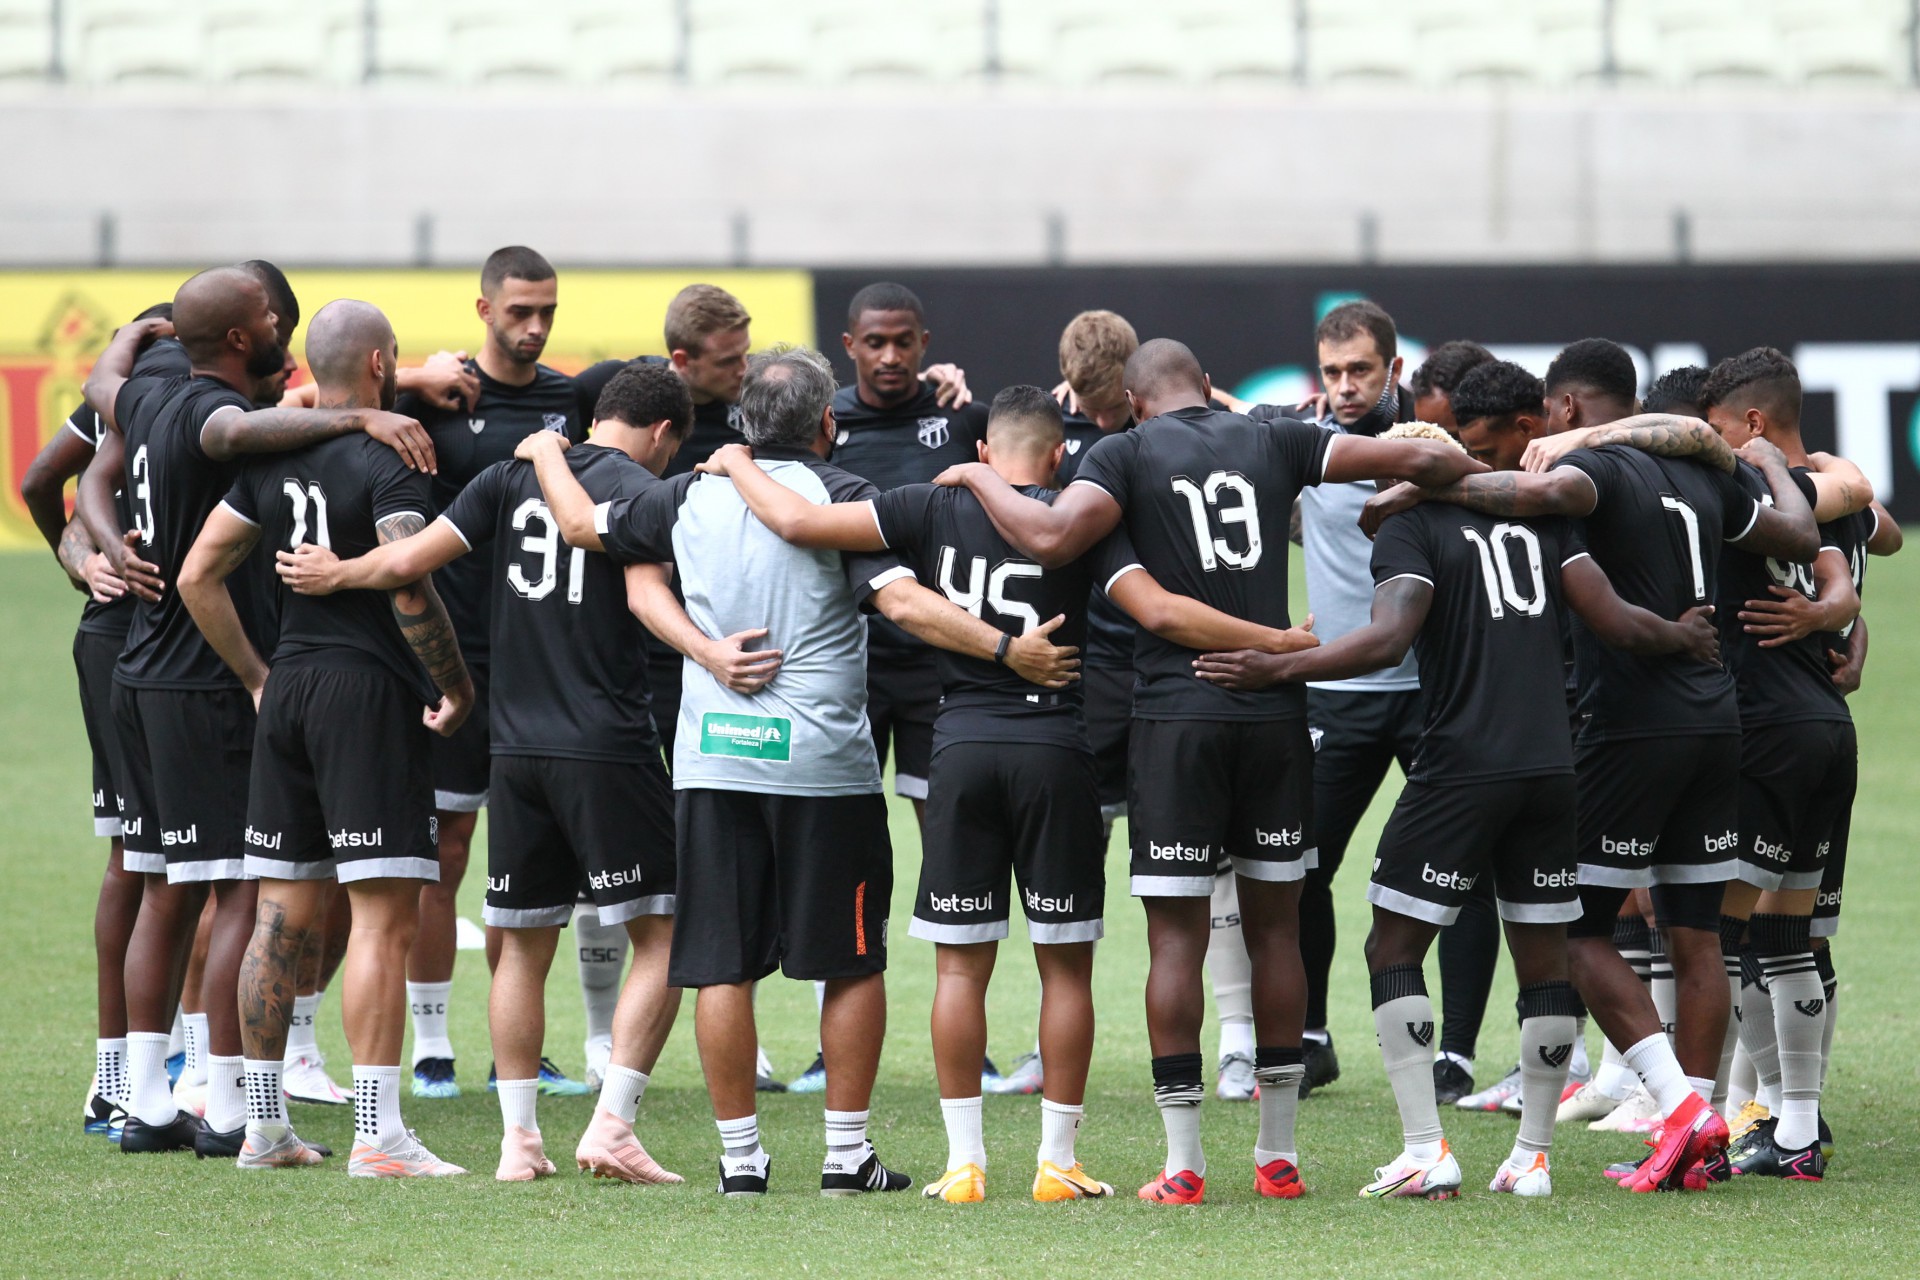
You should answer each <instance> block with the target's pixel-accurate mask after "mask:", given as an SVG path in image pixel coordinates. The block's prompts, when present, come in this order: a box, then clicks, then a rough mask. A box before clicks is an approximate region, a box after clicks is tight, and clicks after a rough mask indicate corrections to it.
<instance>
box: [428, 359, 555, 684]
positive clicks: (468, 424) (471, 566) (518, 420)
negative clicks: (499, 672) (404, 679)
mask: <svg viewBox="0 0 1920 1280" xmlns="http://www.w3.org/2000/svg"><path fill="white" fill-rule="evenodd" d="M467 370H468V372H470V373H472V374H474V375H475V376H477V377H478V378H479V379H480V399H479V401H478V402H477V403H475V405H474V406H473V410H472V411H471V412H468V411H467V410H465V409H439V408H435V407H434V406H433V405H430V404H428V403H427V402H426V401H425V400H423V399H421V398H420V397H418V396H414V395H405V396H402V397H401V398H400V403H398V404H396V405H394V411H395V412H396V413H404V414H406V415H407V416H408V417H410V418H417V419H419V421H420V425H421V426H423V427H425V428H426V429H427V431H428V432H429V434H431V435H432V436H433V452H434V457H435V459H436V461H437V462H438V464H439V474H437V475H436V476H434V477H433V510H434V513H435V514H438V513H439V512H442V511H445V510H446V509H447V508H448V507H449V506H451V505H452V504H453V500H454V499H455V498H457V497H459V496H460V491H461V490H462V489H464V488H466V487H467V485H468V484H470V483H472V481H473V478H474V477H475V476H477V475H479V474H480V473H481V472H482V471H485V470H486V469H487V468H488V467H490V466H492V465H493V464H494V463H496V462H505V461H506V460H507V459H509V458H511V457H513V450H514V446H515V445H517V444H519V443H520V442H521V441H522V440H524V439H526V438H527V437H528V436H530V435H532V434H533V433H534V432H536V431H557V432H559V433H560V434H561V435H563V436H565V437H567V439H569V440H571V441H573V442H574V443H575V444H578V443H580V441H582V440H584V439H586V438H587V434H586V427H585V425H584V423H583V422H582V421H581V418H580V413H579V409H578V404H577V400H576V397H575V394H574V388H573V379H572V378H569V377H568V376H567V375H566V374H564V373H559V372H557V371H555V370H553V369H549V368H547V366H545V365H538V366H536V367H535V369H534V375H533V381H532V382H529V383H527V384H526V385H525V386H523V387H514V386H509V385H507V384H506V383H504V382H496V381H494V380H493V379H492V378H490V377H488V376H487V375H486V373H484V372H483V371H482V370H481V368H480V365H479V364H478V362H476V361H473V360H469V361H467ZM433 581H434V585H435V586H436V587H438V588H439V591H440V598H441V600H442V601H444V602H445V604H446V606H447V616H448V617H449V618H450V619H452V621H453V630H454V634H456V635H457V636H459V638H460V649H461V651H462V652H463V653H465V654H466V656H467V658H468V660H469V661H472V662H479V663H485V662H486V661H487V619H488V618H489V617H490V616H491V615H492V607H493V604H492V602H493V596H492V590H493V588H492V583H493V578H492V575H491V574H490V573H489V572H488V565H487V564H486V562H485V560H484V559H482V558H479V557H470V558H466V559H461V560H455V561H454V562H453V563H452V564H449V565H447V566H446V567H445V568H444V569H442V570H441V571H440V572H439V573H437V574H435V575H434V579H433Z"/></svg>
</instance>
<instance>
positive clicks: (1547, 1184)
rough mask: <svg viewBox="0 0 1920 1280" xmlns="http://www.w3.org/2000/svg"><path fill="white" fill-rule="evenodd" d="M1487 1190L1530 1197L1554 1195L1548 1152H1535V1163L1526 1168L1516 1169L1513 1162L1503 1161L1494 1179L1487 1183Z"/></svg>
mask: <svg viewBox="0 0 1920 1280" xmlns="http://www.w3.org/2000/svg"><path fill="white" fill-rule="evenodd" d="M1487 1190H1489V1191H1501V1192H1507V1193H1509V1194H1512V1195H1516V1196H1528V1197H1538V1196H1550V1195H1552V1194H1553V1174H1552V1172H1551V1171H1550V1170H1548V1168H1547V1153H1546V1152H1544V1151H1537V1152H1535V1153H1534V1156H1533V1163H1531V1164H1529V1165H1527V1166H1526V1167H1525V1168H1524V1169H1516V1168H1514V1167H1513V1165H1512V1163H1511V1162H1507V1161H1503V1162H1502V1163H1501V1165H1500V1169H1499V1171H1498V1172H1497V1173H1495V1174H1494V1175H1493V1181H1492V1182H1489V1183H1488V1184H1487Z"/></svg>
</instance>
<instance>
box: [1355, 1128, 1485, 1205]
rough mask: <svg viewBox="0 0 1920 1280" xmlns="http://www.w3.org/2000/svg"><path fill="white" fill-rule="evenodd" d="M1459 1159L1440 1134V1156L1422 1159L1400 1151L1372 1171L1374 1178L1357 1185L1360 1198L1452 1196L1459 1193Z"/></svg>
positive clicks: (1451, 1197) (1430, 1198) (1390, 1198)
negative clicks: (1359, 1186) (1384, 1164)
mask: <svg viewBox="0 0 1920 1280" xmlns="http://www.w3.org/2000/svg"><path fill="white" fill-rule="evenodd" d="M1460 1182H1461V1178H1460V1162H1459V1161H1458V1160H1455V1159H1454V1158H1453V1148H1451V1147H1449V1146H1448V1145H1447V1143H1446V1140H1445V1139H1444V1138H1443V1139H1441V1141H1440V1158H1439V1159H1438V1160H1432V1161H1428V1162H1427V1163H1424V1164H1423V1163H1421V1162H1420V1161H1418V1160H1414V1159H1412V1158H1411V1157H1409V1156H1408V1155H1407V1154H1406V1152H1404V1151H1403V1152H1401V1153H1400V1154H1399V1155H1398V1156H1396V1157H1394V1161H1393V1163H1392V1164H1389V1165H1387V1166H1385V1167H1384V1168H1380V1169H1375V1170H1374V1171H1373V1181H1372V1182H1369V1183H1368V1184H1367V1185H1366V1186H1364V1187H1362V1188H1360V1198H1361V1199H1362V1200H1397V1199H1419V1200H1451V1199H1453V1198H1454V1197H1455V1196H1457V1195H1459V1194H1460Z"/></svg>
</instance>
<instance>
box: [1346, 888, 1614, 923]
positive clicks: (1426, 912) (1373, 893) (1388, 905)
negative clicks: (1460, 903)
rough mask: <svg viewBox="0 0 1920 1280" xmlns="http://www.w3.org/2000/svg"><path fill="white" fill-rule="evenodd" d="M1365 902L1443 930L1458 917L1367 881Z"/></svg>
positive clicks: (1457, 912) (1452, 910) (1455, 910)
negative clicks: (1434, 925) (1437, 926)
mask: <svg viewBox="0 0 1920 1280" xmlns="http://www.w3.org/2000/svg"><path fill="white" fill-rule="evenodd" d="M1367 901H1368V902H1371V903H1372V904H1373V905H1374V906H1376V907H1380V908H1382V909H1384V910H1387V911H1391V912H1393V914H1395V915H1397V916H1405V917H1407V918H1408V919H1409V920H1424V921H1426V923H1428V924H1436V925H1439V926H1440V927H1441V928H1443V929H1444V928H1446V927H1447V926H1448V925H1450V924H1452V923H1453V922H1454V921H1455V920H1456V919H1458V918H1459V915H1460V908H1458V907H1443V906H1441V905H1440V904H1439V903H1437V902H1428V901H1427V900H1426V899H1425V898H1416V897H1414V896H1413V895H1412V894H1410V893H1402V892H1400V890H1398V889H1389V888H1387V886H1385V885H1383V884H1375V883H1374V882H1373V881H1371V880H1369V881H1367ZM1575 914H1576V915H1577V914H1578V912H1577V911H1576V912H1575Z"/></svg>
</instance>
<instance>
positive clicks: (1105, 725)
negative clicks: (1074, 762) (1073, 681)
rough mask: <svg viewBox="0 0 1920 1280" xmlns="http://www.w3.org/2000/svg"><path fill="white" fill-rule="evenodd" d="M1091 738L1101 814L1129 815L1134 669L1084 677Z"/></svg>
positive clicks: (1086, 671) (1099, 671)
mask: <svg viewBox="0 0 1920 1280" xmlns="http://www.w3.org/2000/svg"><path fill="white" fill-rule="evenodd" d="M1080 693H1081V698H1082V700H1083V701H1082V705H1083V706H1084V707H1085V710H1086V718H1087V737H1088V739H1090V740H1091V741H1092V743H1093V776H1094V781H1095V783H1096V784H1097V785H1098V786H1099V788H1100V814H1101V816H1102V817H1104V818H1117V817H1119V816H1120V815H1121V814H1123V813H1125V812H1126V811H1127V743H1128V742H1129V741H1130V740H1131V738H1132V736H1133V668H1132V667H1094V668H1091V669H1083V670H1082V671H1081V673H1080Z"/></svg>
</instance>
